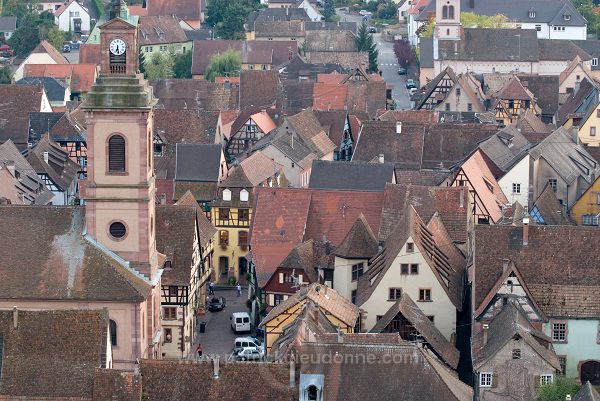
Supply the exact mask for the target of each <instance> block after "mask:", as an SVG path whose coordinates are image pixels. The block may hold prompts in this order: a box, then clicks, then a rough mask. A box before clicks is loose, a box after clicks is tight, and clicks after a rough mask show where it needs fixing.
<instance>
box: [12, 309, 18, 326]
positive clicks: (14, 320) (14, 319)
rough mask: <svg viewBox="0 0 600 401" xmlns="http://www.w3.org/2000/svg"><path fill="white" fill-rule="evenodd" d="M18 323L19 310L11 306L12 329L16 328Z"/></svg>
mask: <svg viewBox="0 0 600 401" xmlns="http://www.w3.org/2000/svg"><path fill="white" fill-rule="evenodd" d="M18 323H19V309H18V308H17V307H16V306H13V329H16V328H17V327H18Z"/></svg>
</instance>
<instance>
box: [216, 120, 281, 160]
mask: <svg viewBox="0 0 600 401" xmlns="http://www.w3.org/2000/svg"><path fill="white" fill-rule="evenodd" d="M252 112H254V113H252ZM270 114H271V113H269V112H267V110H256V108H250V109H249V110H247V111H246V110H243V111H242V112H241V113H240V115H239V116H238V117H237V118H236V119H235V120H234V122H233V124H232V126H231V131H230V134H229V139H228V140H227V142H226V145H225V152H226V153H227V156H228V157H229V158H235V157H239V156H242V155H244V154H245V153H246V152H252V149H253V146H254V144H255V143H256V142H257V141H259V140H260V139H261V138H262V137H263V136H265V135H267V134H268V133H269V132H271V131H272V130H274V129H275V128H277V125H276V124H275V122H274V121H273V118H272V117H271V115H270Z"/></svg>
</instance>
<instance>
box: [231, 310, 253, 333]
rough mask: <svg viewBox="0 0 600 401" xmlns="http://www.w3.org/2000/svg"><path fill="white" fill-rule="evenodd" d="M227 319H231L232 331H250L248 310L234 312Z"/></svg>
mask: <svg viewBox="0 0 600 401" xmlns="http://www.w3.org/2000/svg"><path fill="white" fill-rule="evenodd" d="M229 319H230V320H231V330H233V332H234V333H239V332H242V331H250V330H251V329H252V326H251V325H250V315H249V314H248V312H234V313H232V314H231V317H230V318H229Z"/></svg>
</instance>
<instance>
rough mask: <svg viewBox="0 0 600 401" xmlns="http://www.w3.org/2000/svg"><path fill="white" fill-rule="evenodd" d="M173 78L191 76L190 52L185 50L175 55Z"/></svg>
mask: <svg viewBox="0 0 600 401" xmlns="http://www.w3.org/2000/svg"><path fill="white" fill-rule="evenodd" d="M173 73H174V74H175V78H191V77H192V52H191V51H189V52H185V53H183V54H178V55H177V56H175V67H173Z"/></svg>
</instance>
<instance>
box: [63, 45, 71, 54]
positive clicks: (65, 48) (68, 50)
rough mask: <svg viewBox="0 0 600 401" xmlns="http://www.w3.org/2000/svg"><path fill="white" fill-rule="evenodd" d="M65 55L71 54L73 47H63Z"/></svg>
mask: <svg viewBox="0 0 600 401" xmlns="http://www.w3.org/2000/svg"><path fill="white" fill-rule="evenodd" d="M63 53H71V45H63Z"/></svg>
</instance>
